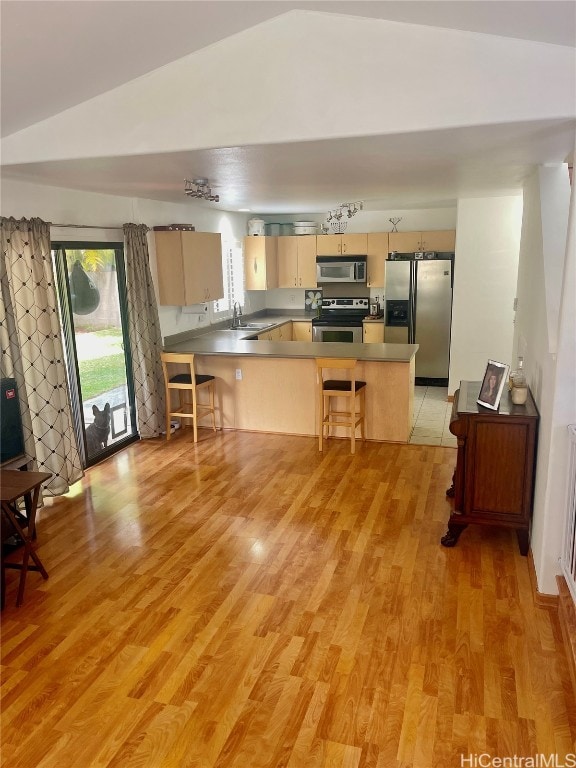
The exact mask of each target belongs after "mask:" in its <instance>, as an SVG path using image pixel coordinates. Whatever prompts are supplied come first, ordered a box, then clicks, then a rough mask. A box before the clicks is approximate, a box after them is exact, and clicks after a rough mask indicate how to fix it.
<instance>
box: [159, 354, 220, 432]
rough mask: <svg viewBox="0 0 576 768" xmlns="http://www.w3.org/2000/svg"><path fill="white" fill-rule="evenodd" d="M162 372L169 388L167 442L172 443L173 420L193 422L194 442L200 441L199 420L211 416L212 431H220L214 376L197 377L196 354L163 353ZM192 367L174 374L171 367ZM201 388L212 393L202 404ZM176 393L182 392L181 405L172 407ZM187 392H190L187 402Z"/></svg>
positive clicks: (179, 398)
mask: <svg viewBox="0 0 576 768" xmlns="http://www.w3.org/2000/svg"><path fill="white" fill-rule="evenodd" d="M161 358H162V369H163V371H164V385H165V387H166V440H170V428H171V420H172V417H176V418H178V419H180V420H182V419H192V426H193V428H194V442H195V443H197V442H198V419H199V418H202V416H205V415H206V414H208V413H211V414H212V429H213V430H214V432H216V413H215V407H214V381H215V378H214V376H209V375H203V374H197V373H196V372H195V370H194V355H192V354H182V353H177V352H162V354H161ZM174 364H176V365H180V366H182V365H186V366H188V372H187V373H172V375H170V372H169V369H168V367H169V366H171V365H174ZM200 389H206V390H208V394H209V402H208V403H199V402H198V397H197V393H198V390H200ZM172 390H177V391H178V400H179V406H178V407H177V408H174V407H173V406H172ZM185 392H188V398H187V399H186V396H185Z"/></svg>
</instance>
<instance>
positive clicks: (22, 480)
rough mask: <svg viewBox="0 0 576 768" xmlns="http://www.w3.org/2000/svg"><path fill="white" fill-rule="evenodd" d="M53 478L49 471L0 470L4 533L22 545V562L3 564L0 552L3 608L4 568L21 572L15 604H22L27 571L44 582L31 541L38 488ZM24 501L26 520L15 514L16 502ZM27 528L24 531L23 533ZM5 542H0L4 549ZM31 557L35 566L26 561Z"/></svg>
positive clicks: (34, 525)
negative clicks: (5, 525)
mask: <svg viewBox="0 0 576 768" xmlns="http://www.w3.org/2000/svg"><path fill="white" fill-rule="evenodd" d="M51 477H52V475H51V474H50V473H49V472H20V471H19V470H14V469H2V470H0V494H1V504H2V515H3V517H4V519H5V521H6V523H7V531H13V532H14V533H15V534H16V535H17V536H18V537H19V538H20V539H21V540H22V544H23V551H22V561H21V562H20V563H17V562H12V561H10V562H6V561H5V559H4V552H3V551H2V585H1V591H2V594H1V603H2V608H3V607H4V595H5V589H6V586H5V569H6V568H16V569H17V570H19V571H20V582H19V584H18V597H17V598H16V605H17V606H20V605H22V601H23V600H24V587H25V586H26V575H27V573H28V571H39V572H40V573H41V574H42V578H43V579H47V578H48V574H47V572H46V569H45V568H44V566H43V565H42V561H41V560H40V558H39V557H38V555H37V554H36V552H35V551H34V548H33V539H34V538H35V531H36V509H37V507H38V497H39V495H40V486H41V485H42V483H45V482H46V480H49V479H50V478H51ZM20 498H24V500H25V502H26V519H23V518H22V515H21V513H20V512H19V511H18V506H17V502H18V499H20ZM24 529H26V531H24ZM3 546H4V542H0V547H2V549H3ZM30 558H32V561H33V562H34V565H29V564H28V562H29V560H30Z"/></svg>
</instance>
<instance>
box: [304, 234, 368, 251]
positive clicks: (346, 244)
mask: <svg viewBox="0 0 576 768" xmlns="http://www.w3.org/2000/svg"><path fill="white" fill-rule="evenodd" d="M367 251H368V235H367V234H366V233H365V232H364V233H359V234H352V233H350V234H342V235H318V237H317V238H316V255H317V256H364V255H366V253H367Z"/></svg>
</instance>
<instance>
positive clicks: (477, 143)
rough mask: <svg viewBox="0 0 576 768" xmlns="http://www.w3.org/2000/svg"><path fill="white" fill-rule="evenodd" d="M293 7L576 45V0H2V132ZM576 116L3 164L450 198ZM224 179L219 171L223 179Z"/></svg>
mask: <svg viewBox="0 0 576 768" xmlns="http://www.w3.org/2000/svg"><path fill="white" fill-rule="evenodd" d="M292 9H303V10H321V11H323V12H333V13H340V14H353V15H355V16H364V17H374V18H381V19H388V20H392V21H401V22H406V23H417V24H424V25H432V26H437V27H447V28H453V29H461V30H468V31H473V32H481V33H487V34H496V35H500V36H508V37H514V38H521V39H527V40H535V41H541V42H548V43H554V44H557V45H563V46H572V47H574V46H576V2H573V1H572V0H570V1H569V2H554V0H545V1H544V2H539V1H538V0H528V1H527V2H524V0H506V1H503V2H502V1H500V0H480V1H479V2H476V1H475V0H459V1H454V2H446V1H443V0H441V1H440V2H436V0H424V1H423V2H420V1H417V0H413V1H412V0H401V1H400V2H397V1H396V2H392V1H390V2H388V1H386V0H377V1H374V0H371V1H369V2H364V1H363V0H356V1H355V2H353V3H351V2H338V1H336V2H332V1H329V0H322V1H321V2H289V1H288V0H280V1H276V0H256V1H255V2H254V1H245V0H178V1H177V2H173V1H172V0H124V1H122V2H119V1H118V0H97V1H96V2H94V1H93V0H74V2H69V0H57V1H54V0H38V1H36V0H2V2H1V3H0V15H1V36H2V37H1V80H2V82H1V86H2V89H1V106H2V110H1V118H2V131H3V135H9V134H11V133H14V132H16V131H18V130H21V129H22V128H25V127H27V126H29V125H31V124H34V123H35V122H38V121H40V120H43V119H45V118H47V117H50V116H52V115H54V114H57V113H59V112H61V111H63V110H64V109H67V108H68V107H71V106H74V105H75V104H78V103H81V102H82V101H85V100H87V99H90V98H92V97H94V96H96V95H98V94H101V93H104V92H106V91H107V90H110V89H111V88H114V87H117V86H118V85H121V84H123V83H126V82H128V81H130V80H132V79H134V78H136V77H139V76H140V75H143V74H145V73H147V72H150V71H152V70H154V69H156V68H158V67H160V66H162V65H164V64H167V63H169V62H171V61H175V60H177V59H179V58H181V57H183V56H185V55H187V54H189V53H191V52H193V51H195V50H198V49H200V48H202V47H205V46H207V45H210V44H212V43H215V42H217V41H218V40H220V39H223V38H225V37H227V36H229V35H232V34H235V33H238V32H240V31H242V30H243V29H246V28H247V27H250V26H253V25H254V24H258V23H261V22H263V21H265V20H267V19H269V18H272V17H274V16H277V15H279V14H281V13H285V12H287V11H289V10H292ZM573 141H574V123H573V122H570V121H567V122H566V121H565V122H563V123H559V122H557V121H550V122H548V123H545V122H543V121H542V122H539V123H527V124H522V125H516V126H514V125H508V126H487V127H483V128H474V129H470V128H468V129H461V130H454V131H436V132H429V133H424V134H423V133H419V134H418V136H417V138H415V137H414V136H413V135H411V134H403V135H401V136H386V137H384V136H382V137H360V138H351V139H339V140H330V141H316V142H300V143H296V144H282V145H267V146H266V145H265V146H258V147H230V148H226V149H213V150H199V151H195V152H188V153H167V154H162V155H147V156H139V157H138V156H136V157H123V158H100V159H94V160H88V159H86V160H77V161H60V162H51V163H33V164H32V163H31V164H26V165H20V166H11V167H10V168H5V169H4V170H3V175H4V176H5V177H7V178H8V177H12V178H20V179H25V180H30V181H35V182H38V183H43V184H53V185H55V186H66V187H70V188H73V189H84V190H91V191H99V192H103V193H111V194H119V195H128V196H136V197H147V198H152V199H158V200H167V201H172V202H182V197H183V195H182V189H183V183H180V182H179V183H178V186H177V187H175V184H174V178H177V179H179V180H181V179H182V178H183V175H186V174H183V170H182V169H185V168H202V169H203V170H202V173H203V175H207V176H208V178H209V179H210V180H211V181H212V186H213V187H214V188H215V189H214V191H217V192H219V193H220V195H221V203H220V204H219V205H218V207H221V208H224V209H232V210H233V209H237V208H240V207H249V208H250V209H251V210H253V211H257V212H260V213H274V212H275V213H281V212H286V213H291V212H302V213H303V212H313V211H322V210H326V209H327V208H329V207H334V205H335V204H337V203H339V202H344V201H347V200H365V201H366V208H368V209H373V210H377V209H383V208H399V207H420V206H426V205H450V204H453V203H454V200H455V199H456V198H457V197H459V196H466V195H482V194H490V193H493V192H494V191H498V190H500V191H501V192H503V193H507V192H513V191H515V190H518V189H520V188H521V185H522V180H523V178H524V176H525V174H526V173H527V172H528V170H529V168H530V166H532V165H533V164H535V163H542V162H559V161H563V160H564V159H565V158H566V156H567V154H568V152H570V151H571V149H573ZM215 180H217V183H216V182H215Z"/></svg>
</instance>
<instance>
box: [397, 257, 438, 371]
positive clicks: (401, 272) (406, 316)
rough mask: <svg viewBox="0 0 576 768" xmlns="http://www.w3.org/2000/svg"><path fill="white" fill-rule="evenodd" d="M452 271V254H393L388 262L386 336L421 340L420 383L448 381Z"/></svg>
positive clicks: (401, 340) (403, 341) (408, 341)
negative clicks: (421, 380)
mask: <svg viewBox="0 0 576 768" xmlns="http://www.w3.org/2000/svg"><path fill="white" fill-rule="evenodd" d="M452 272H453V258H452V254H440V253H437V254H436V253H430V254H418V255H416V257H415V254H413V253H411V254H394V256H393V260H389V261H387V262H386V286H385V294H384V298H385V301H386V311H385V331H384V333H385V336H384V340H385V341H386V342H391V343H400V344H419V345H420V349H419V350H418V352H417V353H416V378H417V379H423V380H424V381H423V382H421V383H430V384H438V385H447V383H448V366H449V360H450V329H451V324H452Z"/></svg>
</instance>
